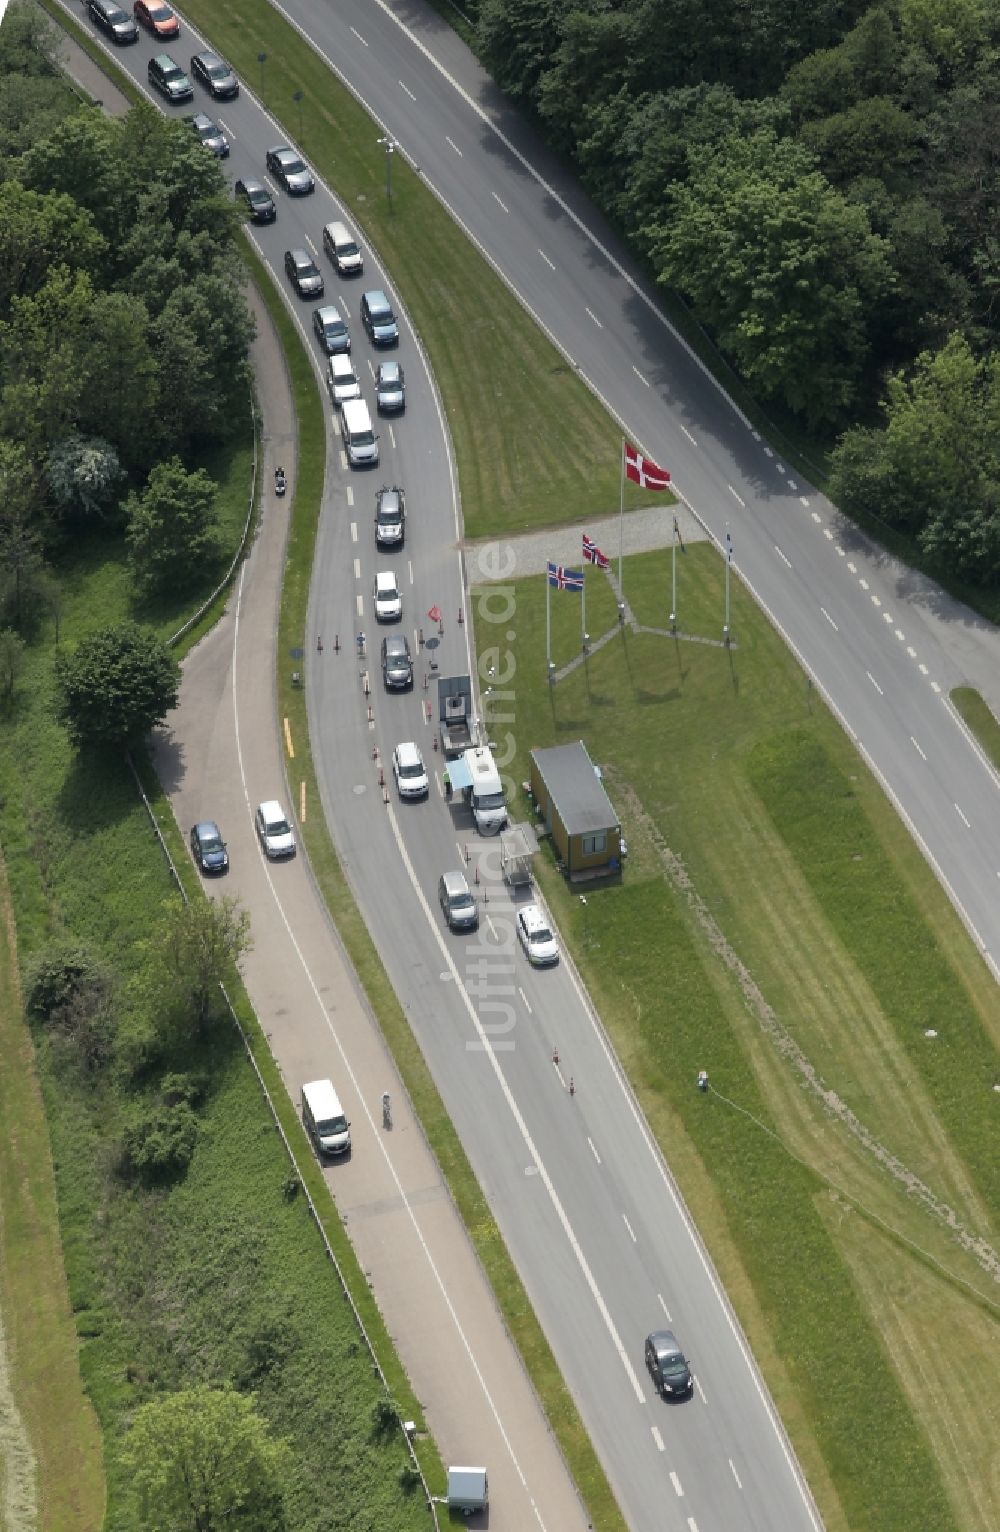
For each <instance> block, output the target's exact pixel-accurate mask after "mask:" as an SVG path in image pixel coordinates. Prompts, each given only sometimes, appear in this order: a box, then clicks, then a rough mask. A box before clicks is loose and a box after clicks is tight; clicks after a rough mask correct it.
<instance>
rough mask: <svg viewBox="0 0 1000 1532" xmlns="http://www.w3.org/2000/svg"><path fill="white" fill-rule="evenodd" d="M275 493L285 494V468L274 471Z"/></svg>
mask: <svg viewBox="0 0 1000 1532" xmlns="http://www.w3.org/2000/svg"><path fill="white" fill-rule="evenodd" d="M274 493H275V494H276V495H283V494H284V493H285V470H284V469H283V468H276V469H275V470H274Z"/></svg>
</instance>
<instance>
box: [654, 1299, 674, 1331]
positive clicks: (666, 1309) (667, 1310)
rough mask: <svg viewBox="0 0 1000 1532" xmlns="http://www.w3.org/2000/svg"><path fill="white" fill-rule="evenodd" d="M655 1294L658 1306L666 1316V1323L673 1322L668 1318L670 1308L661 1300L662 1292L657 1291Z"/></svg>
mask: <svg viewBox="0 0 1000 1532" xmlns="http://www.w3.org/2000/svg"><path fill="white" fill-rule="evenodd" d="M656 1296H657V1298H659V1300H660V1308H661V1309H662V1310H663V1312H664V1314H666V1316H667V1323H668V1324H671V1325H672V1324H673V1320H672V1319H671V1318H670V1310H669V1309H668V1308H667V1305H666V1303H665V1302H664V1301H663V1294H662V1293H657V1295H656Z"/></svg>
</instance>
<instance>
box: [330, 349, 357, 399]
mask: <svg viewBox="0 0 1000 1532" xmlns="http://www.w3.org/2000/svg"><path fill="white" fill-rule="evenodd" d="M326 386H327V388H328V389H329V391H330V398H331V399H332V400H333V402H334V404H335V405H336V406H337V408H338V409H339V408H340V406H341V405H342V404H346V403H347V401H348V399H360V398H361V384H360V383H359V382H358V375H357V373H356V372H355V371H354V363H353V362H352V361H351V359H350V357H349V356H348V355H347V352H346V351H342V352H341V353H340V355H339V356H331V358H330V365H329V367H328V368H327V373H326Z"/></svg>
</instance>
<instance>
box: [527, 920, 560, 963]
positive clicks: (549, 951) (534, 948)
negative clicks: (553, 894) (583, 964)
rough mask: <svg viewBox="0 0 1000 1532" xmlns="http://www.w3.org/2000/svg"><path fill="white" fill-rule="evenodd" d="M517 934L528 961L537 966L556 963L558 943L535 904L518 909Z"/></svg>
mask: <svg viewBox="0 0 1000 1532" xmlns="http://www.w3.org/2000/svg"><path fill="white" fill-rule="evenodd" d="M517 934H518V936H519V937H520V938H521V946H522V947H523V948H524V950H525V953H526V954H527V958H528V962H529V963H532V964H534V965H535V966H536V967H538V968H547V967H548V966H549V964H551V963H558V961H559V943H558V942H557V941H556V939H555V937H554V936H553V935H552V931H551V929H550V927H549V923H548V921H547V920H546V919H545V916H544V915H543V914H542V912H541V910H540V909H539V907H538V905H537V904H526V905H525V906H524V909H523V910H518V912H517Z"/></svg>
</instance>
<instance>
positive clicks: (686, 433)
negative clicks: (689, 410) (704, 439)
mask: <svg viewBox="0 0 1000 1532" xmlns="http://www.w3.org/2000/svg"><path fill="white" fill-rule="evenodd" d="M681 430H682V431H683V432H684V435H685V436H686V437H687V439H688V441H689V442H690V443H691V445H692V447H697V445H698V443H697V442H696V441H695V439H694V437H693V436H692V435H691V432H690V431H689V430H688V428H687V426H681Z"/></svg>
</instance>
